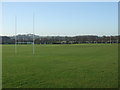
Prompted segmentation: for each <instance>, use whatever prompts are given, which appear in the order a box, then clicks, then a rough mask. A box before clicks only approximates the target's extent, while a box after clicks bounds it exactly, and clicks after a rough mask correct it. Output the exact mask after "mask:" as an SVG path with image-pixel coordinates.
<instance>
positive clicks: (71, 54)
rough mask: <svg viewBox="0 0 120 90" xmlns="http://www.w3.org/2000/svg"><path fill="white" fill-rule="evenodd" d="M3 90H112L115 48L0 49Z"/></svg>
mask: <svg viewBox="0 0 120 90" xmlns="http://www.w3.org/2000/svg"><path fill="white" fill-rule="evenodd" d="M2 54H3V60H2V65H3V66H2V67H3V78H2V79H3V81H2V83H3V88H116V87H118V47H117V44H112V45H110V44H79V45H35V55H33V54H32V45H19V46H17V54H15V53H14V45H3V53H2Z"/></svg>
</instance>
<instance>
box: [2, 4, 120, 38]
mask: <svg viewBox="0 0 120 90" xmlns="http://www.w3.org/2000/svg"><path fill="white" fill-rule="evenodd" d="M2 9H3V13H2V14H3V31H2V35H14V34H15V16H16V17H17V34H22V33H33V12H34V14H35V16H34V18H35V21H34V22H35V23H34V24H35V34H38V35H41V36H51V35H59V36H66V35H67V36H75V35H117V34H118V3H117V2H4V3H3V6H2Z"/></svg>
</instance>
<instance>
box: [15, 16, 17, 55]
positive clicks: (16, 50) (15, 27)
mask: <svg viewBox="0 0 120 90" xmlns="http://www.w3.org/2000/svg"><path fill="white" fill-rule="evenodd" d="M16 35H17V16H15V53H17V36H16Z"/></svg>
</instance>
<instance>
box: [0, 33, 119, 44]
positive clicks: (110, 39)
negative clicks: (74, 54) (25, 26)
mask: <svg viewBox="0 0 120 90" xmlns="http://www.w3.org/2000/svg"><path fill="white" fill-rule="evenodd" d="M0 38H1V39H2V41H1V42H0V44H15V43H17V44H31V43H33V42H34V43H35V44H80V43H120V41H119V40H120V36H95V35H84V36H38V35H34V39H33V34H26V35H25V34H24V35H17V36H0Z"/></svg>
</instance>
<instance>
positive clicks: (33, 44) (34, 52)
mask: <svg viewBox="0 0 120 90" xmlns="http://www.w3.org/2000/svg"><path fill="white" fill-rule="evenodd" d="M34 35H35V16H34V12H33V54H35V43H34V42H35V36H34Z"/></svg>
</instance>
